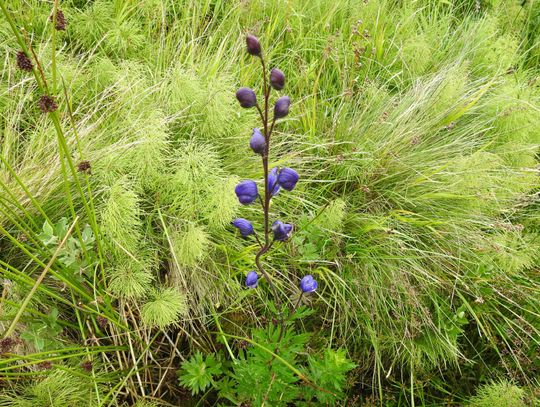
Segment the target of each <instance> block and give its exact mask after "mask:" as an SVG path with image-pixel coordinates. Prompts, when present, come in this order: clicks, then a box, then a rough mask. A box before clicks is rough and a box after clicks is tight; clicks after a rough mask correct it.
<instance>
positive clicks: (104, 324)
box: [96, 315, 109, 329]
mask: <svg viewBox="0 0 540 407" xmlns="http://www.w3.org/2000/svg"><path fill="white" fill-rule="evenodd" d="M96 322H97V324H98V325H99V327H100V328H101V329H105V328H107V326H108V325H109V322H108V321H107V318H105V317H102V316H101V315H98V316H97V317H96Z"/></svg>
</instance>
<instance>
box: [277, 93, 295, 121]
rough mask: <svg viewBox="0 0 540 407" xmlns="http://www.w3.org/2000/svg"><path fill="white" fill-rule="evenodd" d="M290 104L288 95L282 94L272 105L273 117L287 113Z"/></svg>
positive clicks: (279, 116) (280, 116) (281, 116)
mask: <svg viewBox="0 0 540 407" xmlns="http://www.w3.org/2000/svg"><path fill="white" fill-rule="evenodd" d="M290 105H291V99H290V98H289V97H288V96H282V97H280V98H279V99H278V100H277V101H276V104H275V105H274V117H275V118H276V119H281V118H283V117H285V116H287V115H288V114H289V106H290Z"/></svg>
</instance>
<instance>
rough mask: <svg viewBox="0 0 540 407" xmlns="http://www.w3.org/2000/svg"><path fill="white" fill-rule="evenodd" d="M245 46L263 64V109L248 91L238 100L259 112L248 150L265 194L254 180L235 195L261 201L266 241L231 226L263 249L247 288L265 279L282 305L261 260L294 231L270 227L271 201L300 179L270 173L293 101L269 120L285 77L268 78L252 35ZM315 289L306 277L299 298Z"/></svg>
mask: <svg viewBox="0 0 540 407" xmlns="http://www.w3.org/2000/svg"><path fill="white" fill-rule="evenodd" d="M246 44H247V51H248V53H249V54H251V55H253V56H255V57H257V58H259V60H260V61H261V66H262V76H263V97H262V100H263V102H262V106H261V104H259V101H258V99H257V95H256V94H255V92H254V91H253V90H252V89H250V88H247V87H242V88H240V89H238V91H237V92H236V98H237V99H238V102H239V103H240V106H241V107H243V108H245V109H250V108H253V107H254V108H256V109H257V111H258V112H259V116H260V119H261V124H262V130H260V129H258V128H254V129H253V134H252V135H251V139H250V142H249V146H250V148H251V149H252V150H253V152H254V153H255V154H259V155H261V158H262V167H263V174H264V192H263V193H262V196H261V194H260V193H259V190H258V188H257V183H256V182H255V181H253V180H245V181H242V182H240V183H239V184H238V185H237V186H236V188H235V193H236V196H237V197H238V200H239V201H240V203H241V204H242V205H249V204H252V203H254V202H256V201H257V200H259V201H260V203H261V205H262V211H263V214H264V237H263V239H260V238H259V237H258V236H257V234H256V232H255V228H254V227H253V224H252V223H251V222H250V221H249V220H247V219H244V218H238V219H235V220H234V221H233V222H232V225H233V226H234V227H236V228H237V229H238V230H239V232H240V234H241V235H242V236H243V237H244V238H247V237H249V236H251V235H253V236H254V237H255V239H256V240H257V242H258V244H259V246H260V248H259V251H258V252H257V254H256V256H255V264H256V266H257V270H252V271H250V272H249V273H248V275H247V277H246V285H247V287H249V288H255V287H257V285H258V280H259V277H260V276H262V277H263V278H264V279H266V280H267V281H268V283H269V285H270V287H271V288H272V291H273V293H274V297H275V299H276V301H278V303H279V298H278V295H277V290H276V287H275V285H274V283H273V282H272V279H271V277H270V275H269V274H268V273H267V272H266V271H265V269H264V268H263V266H262V264H261V257H262V256H263V255H265V254H266V253H267V252H268V251H269V250H270V249H271V247H272V245H273V244H274V242H286V241H287V240H289V238H290V237H291V235H292V232H293V229H294V227H293V225H292V224H290V223H284V222H283V221H281V220H274V221H273V222H272V224H270V222H271V221H270V201H271V200H272V199H273V198H274V197H276V195H278V193H279V192H280V190H282V189H283V190H285V191H292V190H294V188H295V187H296V184H297V182H298V180H299V178H300V177H299V175H298V173H297V172H296V171H295V170H293V169H292V168H287V167H285V168H278V167H274V168H272V169H269V157H270V145H271V144H270V142H271V139H272V133H273V131H274V127H275V125H276V122H277V120H279V119H282V118H284V117H286V116H287V115H288V114H289V107H290V104H291V99H290V98H289V96H280V97H278V98H277V100H276V101H275V103H274V109H273V117H272V120H270V112H269V110H270V109H269V106H270V93H271V91H272V89H274V90H276V91H280V90H282V89H283V88H284V87H285V74H284V73H283V72H282V71H281V70H280V69H278V68H273V69H272V70H271V71H270V74H269V75H268V77H267V68H266V62H265V59H264V56H263V53H262V47H261V44H260V42H259V40H258V39H257V38H256V37H255V36H253V35H248V36H247V37H246ZM316 289H317V282H316V281H315V279H314V278H313V276H311V275H307V276H305V277H304V278H302V280H301V282H300V290H301V294H300V296H302V295H303V294H304V293H310V292H313V291H315V290H316ZM280 315H281V311H280Z"/></svg>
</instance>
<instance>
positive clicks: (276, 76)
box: [270, 68, 285, 90]
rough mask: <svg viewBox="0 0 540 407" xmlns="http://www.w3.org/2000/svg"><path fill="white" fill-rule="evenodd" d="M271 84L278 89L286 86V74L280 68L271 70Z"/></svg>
mask: <svg viewBox="0 0 540 407" xmlns="http://www.w3.org/2000/svg"><path fill="white" fill-rule="evenodd" d="M270 85H272V87H273V88H274V89H276V90H281V89H283V87H284V86H285V74H284V73H283V72H282V71H281V70H280V69H278V68H272V70H271V71H270Z"/></svg>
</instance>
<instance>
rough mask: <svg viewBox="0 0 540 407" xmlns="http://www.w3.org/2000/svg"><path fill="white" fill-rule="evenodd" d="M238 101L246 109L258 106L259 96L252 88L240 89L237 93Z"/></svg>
mask: <svg viewBox="0 0 540 407" xmlns="http://www.w3.org/2000/svg"><path fill="white" fill-rule="evenodd" d="M236 99H238V101H239V102H240V106H242V107H243V108H245V109H249V108H250V107H254V106H257V96H256V95H255V92H253V90H252V89H250V88H245V87H244V88H240V89H238V90H237V91H236Z"/></svg>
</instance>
